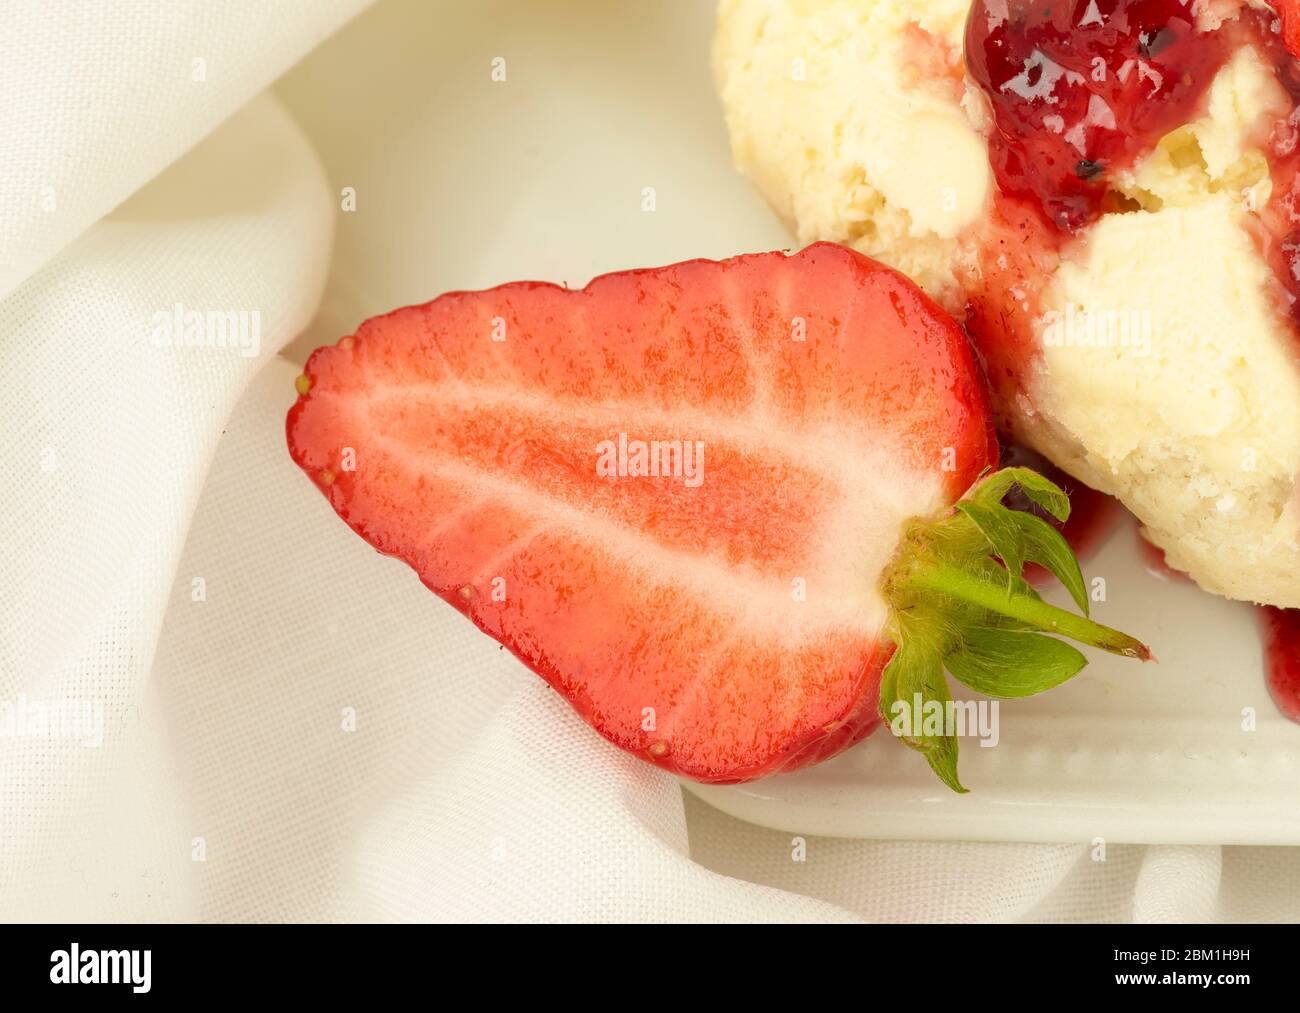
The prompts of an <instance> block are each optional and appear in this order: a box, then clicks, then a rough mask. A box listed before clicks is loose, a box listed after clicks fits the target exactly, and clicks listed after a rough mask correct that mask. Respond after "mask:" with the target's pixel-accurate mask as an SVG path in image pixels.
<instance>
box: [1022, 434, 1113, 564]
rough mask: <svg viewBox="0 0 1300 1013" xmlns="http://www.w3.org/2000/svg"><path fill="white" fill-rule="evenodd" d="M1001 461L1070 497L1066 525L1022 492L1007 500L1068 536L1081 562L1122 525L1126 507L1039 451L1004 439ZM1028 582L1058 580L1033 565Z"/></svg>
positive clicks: (1068, 540) (1067, 538) (1067, 539)
mask: <svg viewBox="0 0 1300 1013" xmlns="http://www.w3.org/2000/svg"><path fill="white" fill-rule="evenodd" d="M1001 462H1002V467H1004V468H1032V469H1033V470H1034V471H1036V472H1038V473H1039V474H1040V475H1043V476H1045V477H1047V478H1049V479H1051V480H1052V481H1053V482H1055V483H1056V484H1057V485H1059V486H1060V487H1061V488H1062V489H1064V490H1065V491H1066V493H1068V494H1069V496H1070V519H1069V520H1067V521H1066V522H1065V523H1064V524H1062V523H1061V522H1060V521H1058V520H1057V519H1056V518H1054V517H1052V516H1050V515H1049V514H1048V513H1047V512H1046V511H1045V510H1043V509H1042V508H1041V507H1039V506H1038V505H1037V504H1035V503H1033V502H1031V501H1030V500H1029V498H1028V497H1026V496H1024V495H1022V494H1021V492H1020V491H1019V490H1016V491H1014V492H1012V493H1011V495H1009V496H1008V497H1007V500H1006V501H1007V503H1008V504H1009V505H1010V506H1012V507H1015V508H1016V509H1017V510H1027V511H1029V512H1030V513H1035V514H1038V516H1039V517H1041V518H1043V520H1045V521H1047V522H1048V523H1049V524H1051V525H1052V526H1053V527H1055V528H1056V529H1057V530H1058V531H1060V532H1061V534H1062V535H1064V536H1065V540H1066V541H1067V542H1069V543H1070V548H1072V549H1073V550H1074V554H1075V555H1076V556H1078V557H1079V561H1080V562H1083V561H1085V560H1086V559H1087V558H1088V557H1089V556H1091V555H1092V554H1093V553H1094V552H1095V551H1096V550H1097V549H1098V548H1100V547H1101V543H1102V542H1104V541H1105V540H1106V536H1107V535H1109V534H1110V533H1111V531H1112V530H1114V527H1115V525H1116V524H1117V523H1119V518H1120V515H1121V513H1122V510H1123V508H1122V507H1121V506H1120V505H1119V502H1118V501H1117V500H1114V499H1112V498H1111V497H1109V496H1107V495H1106V494H1105V493H1102V492H1098V491H1097V490H1096V489H1092V488H1089V487H1088V486H1086V485H1084V484H1083V483H1082V482H1080V481H1078V479H1076V478H1074V477H1072V476H1071V475H1067V474H1066V473H1065V472H1064V471H1062V470H1061V469H1060V468H1058V467H1057V466H1056V465H1054V464H1053V463H1052V462H1051V461H1049V460H1048V459H1047V458H1045V457H1044V456H1043V455H1042V454H1040V453H1038V452H1037V451H1035V450H1030V449H1029V448H1028V447H1024V446H1021V445H1020V444H1017V443H1012V442H1009V441H1007V440H1006V439H1005V438H1004V439H1003V440H1002V454H1001ZM1025 579H1026V580H1028V581H1029V582H1030V583H1031V584H1034V585H1037V586H1041V585H1043V584H1045V583H1047V582H1049V581H1051V580H1053V579H1055V578H1053V577H1052V575H1051V573H1050V572H1049V571H1047V570H1045V569H1043V567H1041V566H1038V565H1036V564H1030V565H1029V566H1027V567H1025Z"/></svg>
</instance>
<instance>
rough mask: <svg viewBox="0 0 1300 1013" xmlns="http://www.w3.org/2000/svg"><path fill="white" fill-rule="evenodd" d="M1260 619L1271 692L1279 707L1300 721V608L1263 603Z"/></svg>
mask: <svg viewBox="0 0 1300 1013" xmlns="http://www.w3.org/2000/svg"><path fill="white" fill-rule="evenodd" d="M1259 621H1260V625H1261V627H1262V628H1263V631H1264V664H1265V666H1266V668H1267V671H1268V691H1269V694H1270V695H1271V696H1272V697H1273V702H1274V703H1275V704H1277V709H1278V710H1280V711H1281V712H1282V713H1283V714H1284V715H1286V716H1287V717H1288V718H1290V719H1291V720H1292V721H1300V609H1278V608H1273V607H1272V606H1271V605H1262V606H1260V610H1259Z"/></svg>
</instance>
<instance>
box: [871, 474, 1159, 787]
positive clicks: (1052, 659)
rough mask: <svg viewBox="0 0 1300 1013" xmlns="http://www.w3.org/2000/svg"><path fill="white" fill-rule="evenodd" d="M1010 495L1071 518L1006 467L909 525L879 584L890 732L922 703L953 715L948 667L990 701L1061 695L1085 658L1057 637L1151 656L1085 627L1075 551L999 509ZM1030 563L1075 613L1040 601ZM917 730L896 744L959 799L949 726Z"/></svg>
mask: <svg viewBox="0 0 1300 1013" xmlns="http://www.w3.org/2000/svg"><path fill="white" fill-rule="evenodd" d="M1015 486H1018V487H1019V488H1020V491H1021V492H1022V493H1023V494H1024V495H1025V497H1027V498H1028V499H1029V500H1030V501H1031V502H1032V503H1034V504H1036V505H1037V506H1039V507H1041V508H1042V509H1043V510H1044V511H1046V512H1047V513H1048V514H1050V515H1051V516H1052V517H1054V518H1056V519H1057V520H1058V521H1065V520H1066V518H1068V517H1069V516H1070V499H1069V497H1068V496H1067V495H1066V494H1065V493H1064V492H1063V491H1062V490H1061V489H1060V488H1059V487H1058V486H1057V485H1056V484H1055V483H1053V482H1051V481H1049V480H1048V479H1046V478H1044V477H1043V476H1042V475H1040V474H1038V473H1037V472H1035V471H1031V470H1029V469H1028V468H1004V469H1002V470H1001V471H995V472H991V473H985V474H984V475H982V476H981V477H980V478H979V479H978V480H977V481H976V482H975V484H974V485H973V486H971V488H970V490H969V491H968V492H967V493H966V494H965V495H964V496H963V497H962V498H961V499H960V500H959V501H958V502H957V503H956V505H955V506H954V507H952V508H951V509H950V510H947V511H945V512H944V514H943V515H942V516H940V517H938V518H933V519H929V520H915V521H912V522H910V523H909V524H908V525H907V527H906V529H905V531H904V537H903V543H902V546H901V548H900V549H899V552H898V553H897V555H896V556H895V557H894V560H893V561H892V562H891V564H890V565H889V566H888V567H887V568H886V570H885V573H884V574H883V576H882V581H881V589H882V592H883V594H884V597H885V600H886V602H888V603H889V606H890V618H889V624H888V626H887V628H886V633H887V635H888V636H889V638H890V639H891V640H892V641H893V643H894V645H895V650H894V655H893V657H892V658H891V659H890V661H889V664H888V665H886V666H885V670H884V673H883V674H882V676H881V681H880V716H881V719H882V720H883V721H884V722H885V724H886V725H890V724H891V722H892V721H893V719H894V717H895V716H896V715H898V716H901V715H902V713H903V711H902V709H903V708H907V709H908V712H909V713H910V712H911V709H912V708H913V707H914V706H915V703H916V702H918V701H919V702H920V703H921V707H920V708H916V710H917V711H918V712H919V711H920V710H922V709H924V708H925V707H927V706H928V705H930V704H931V703H932V702H937V703H938V704H939V705H940V707H941V708H942V712H943V713H945V714H949V713H951V712H952V709H953V708H952V706H951V701H952V694H951V693H950V692H949V688H948V681H947V678H946V677H945V675H944V672H945V670H946V671H947V672H948V673H949V674H951V675H952V676H953V678H955V679H956V680H957V681H958V682H961V683H962V684H963V685H965V686H968V687H969V688H970V689H973V690H975V691H976V692H978V693H982V694H984V695H985V696H989V697H992V698H994V699H1012V698H1016V697H1023V696H1031V695H1033V694H1035V693H1041V692H1043V691H1044V690H1048V689H1051V688H1053V687H1054V686H1059V685H1060V684H1061V683H1063V682H1065V681H1066V680H1068V679H1071V678H1073V677H1074V676H1075V675H1077V674H1078V673H1079V672H1080V671H1082V669H1083V668H1084V666H1085V665H1087V663H1088V660H1087V658H1086V657H1084V655H1083V654H1082V653H1081V652H1080V651H1079V650H1078V649H1076V648H1075V647H1072V646H1071V645H1070V644H1067V643H1066V642H1065V641H1064V640H1060V639H1057V637H1067V638H1069V639H1071V640H1074V641H1077V642H1078V643H1081V644H1086V645H1088V646H1090V647H1096V648H1100V649H1101V650H1103V651H1109V652H1110V653H1112V654H1120V655H1123V656H1124V657H1128V658H1136V659H1138V660H1140V661H1149V660H1151V659H1152V654H1151V651H1150V649H1149V648H1148V647H1147V646H1146V645H1145V644H1143V643H1142V642H1141V641H1138V640H1136V639H1134V638H1133V637H1131V636H1129V635H1128V634H1127V633H1121V632H1120V631H1118V630H1114V629H1111V628H1110V627H1109V626H1103V625H1101V624H1100V623H1096V622H1093V621H1092V620H1091V619H1090V618H1088V593H1087V588H1086V586H1085V584H1084V581H1083V573H1082V571H1081V570H1080V568H1079V561H1078V559H1077V558H1076V557H1075V554H1074V551H1073V550H1072V549H1071V548H1070V546H1069V544H1068V543H1067V542H1066V540H1065V538H1064V537H1063V536H1062V535H1061V533H1060V531H1058V530H1057V529H1056V528H1055V527H1053V526H1052V525H1051V524H1049V523H1048V522H1047V521H1045V520H1044V519H1043V518H1042V517H1039V516H1038V515H1037V514H1034V513H1029V512H1027V511H1022V510H1015V509H1013V508H1011V507H1008V506H1007V505H1006V504H1005V503H1003V499H1004V498H1005V497H1006V495H1007V494H1008V493H1009V492H1010V491H1011V490H1012V488H1013V487H1015ZM1028 563H1037V564H1039V565H1040V566H1042V567H1044V568H1046V569H1047V570H1049V571H1050V572H1051V573H1052V574H1053V575H1054V576H1055V577H1056V578H1057V579H1058V580H1059V581H1060V582H1061V584H1062V585H1064V587H1065V589H1066V590H1067V591H1068V592H1069V594H1070V597H1071V598H1072V599H1073V600H1074V603H1075V604H1076V605H1077V606H1078V607H1079V611H1080V612H1081V613H1082V615H1080V614H1078V613H1075V612H1071V611H1068V610H1067V609H1062V608H1057V607H1056V606H1055V605H1050V604H1048V603H1047V602H1045V601H1043V599H1042V597H1041V596H1040V595H1039V594H1038V592H1037V591H1035V590H1034V589H1033V587H1031V586H1030V585H1029V583H1028V582H1027V581H1026V580H1025V579H1024V577H1023V572H1024V568H1025V565H1026V564H1028ZM931 710H933V708H931ZM906 724H907V723H906V722H904V725H906ZM924 731H925V729H922V728H912V727H905V733H904V734H902V735H900V737H901V738H902V739H903V741H904V742H905V743H907V745H909V746H911V747H912V748H913V749H916V750H917V751H918V752H920V753H921V754H922V755H923V756H924V757H925V758H926V760H927V761H928V762H929V764H930V767H931V769H932V770H934V772H935V773H936V774H937V775H938V776H939V778H940V779H941V780H942V781H943V782H944V783H945V784H946V785H948V787H950V788H951V789H952V790H953V791H956V792H965V791H966V790H967V789H966V788H964V787H963V786H962V784H961V782H960V781H959V780H958V778H957V737H956V735H955V734H947V733H948V732H950V731H951V729H950V728H948V727H946V726H945V727H944V729H943V733H941V734H924Z"/></svg>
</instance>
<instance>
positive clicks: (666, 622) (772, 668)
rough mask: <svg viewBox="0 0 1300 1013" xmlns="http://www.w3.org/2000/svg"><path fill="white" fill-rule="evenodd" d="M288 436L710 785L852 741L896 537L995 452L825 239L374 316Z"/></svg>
mask: <svg viewBox="0 0 1300 1013" xmlns="http://www.w3.org/2000/svg"><path fill="white" fill-rule="evenodd" d="M287 434H288V440H289V446H290V451H291V453H292V456H293V458H294V460H295V461H296V462H297V463H298V465H299V466H300V467H301V468H302V469H303V470H304V471H305V472H306V473H307V474H308V475H309V476H310V477H311V479H312V480H313V481H314V482H315V483H316V484H317V486H318V487H319V488H320V489H321V491H322V492H323V493H324V494H325V496H326V497H327V498H328V500H329V502H330V504H331V505H332V506H333V508H334V509H335V510H336V511H337V512H338V514H339V515H340V516H341V517H342V518H343V519H344V520H345V521H346V522H347V523H348V524H349V525H350V526H351V527H352V528H353V529H354V530H355V531H356V532H357V533H358V534H360V535H361V536H362V537H363V538H365V539H366V540H367V541H368V542H369V543H370V544H371V545H373V546H374V547H375V548H376V549H377V550H379V551H380V552H383V553H385V554H388V555H392V556H396V557H399V558H400V559H402V560H404V561H405V562H406V563H407V564H409V565H410V566H411V567H412V568H413V569H414V570H415V571H416V573H417V574H418V576H419V578H420V579H421V580H422V581H423V582H424V583H425V584H426V585H427V586H428V587H429V588H430V589H431V590H433V591H434V592H435V593H436V594H437V595H438V596H440V597H441V598H443V599H444V600H445V601H447V602H448V603H450V604H451V605H453V606H454V607H455V608H457V609H459V610H460V611H461V612H463V613H464V614H465V615H466V616H468V617H469V618H470V619H471V620H473V622H474V623H475V624H476V625H477V626H478V627H479V628H480V629H482V630H483V631H484V632H486V633H488V634H489V635H491V636H492V637H493V638H495V639H496V640H498V641H500V642H501V643H502V644H504V645H505V646H506V647H507V648H508V649H509V650H511V651H512V652H513V653H514V654H515V655H516V656H517V657H519V658H520V659H521V660H522V661H523V662H524V663H525V664H526V665H527V666H528V667H529V668H531V669H532V670H533V671H535V672H537V673H538V674H539V675H541V676H542V677H543V678H544V679H546V680H547V682H549V683H550V684H551V686H553V687H554V688H555V689H556V690H557V691H558V692H560V693H561V694H562V695H563V696H564V697H565V698H566V699H567V700H568V701H569V702H570V703H571V704H572V705H573V707H574V708H575V709H576V710H577V711H578V712H579V713H580V714H581V715H582V716H583V717H584V718H585V719H586V720H587V721H588V722H589V723H590V724H591V725H592V726H593V727H594V728H595V729H596V730H597V731H599V732H600V733H601V734H602V735H604V736H605V737H606V738H608V739H609V740H611V741H612V742H614V743H615V744H617V745H618V746H620V747H622V748H624V749H626V750H629V751H631V752H634V753H636V754H638V755H640V756H641V757H642V758H645V759H648V760H650V761H651V762H654V763H656V764H658V765H660V766H662V767H664V768H667V769H669V770H672V771H674V772H676V773H678V774H681V775H683V776H686V777H690V778H694V779H697V780H702V781H713V782H727V781H739V780H745V779H749V778H754V777H758V776H762V775H765V774H769V773H773V772H776V771H780V770H788V769H792V768H794V767H797V766H801V765H803V764H805V763H811V762H815V761H817V760H820V759H824V758H825V757H827V756H829V755H832V754H833V753H835V752H838V751H839V750H841V749H843V748H845V747H847V746H848V745H851V744H852V743H854V742H856V741H858V740H859V739H861V738H862V737H863V736H864V735H866V734H867V733H868V732H870V731H871V730H872V728H873V726H874V725H875V724H876V723H877V722H878V717H877V703H878V691H879V681H880V672H881V669H882V668H883V666H884V665H885V663H886V662H887V661H888V659H889V657H890V654H891V652H892V645H891V644H890V642H889V641H888V640H887V639H885V638H884V637H883V636H882V632H883V627H884V625H885V623H886V619H887V615H888V611H887V608H886V606H885V603H884V601H883V599H882V598H881V595H880V590H879V581H880V577H881V573H882V571H883V569H884V568H885V567H886V566H887V564H888V563H889V561H890V559H891V558H892V557H893V555H894V553H895V551H896V550H897V548H898V545H899V542H900V539H901V537H902V530H903V525H904V524H905V522H907V520H908V519H909V518H914V517H918V516H928V515H931V514H933V513H935V512H936V511H938V510H941V509H943V508H944V507H946V506H948V505H950V504H951V503H952V502H953V501H955V500H956V499H957V498H958V497H959V496H960V495H961V494H962V492H963V491H965V490H966V489H967V488H968V487H969V486H970V485H971V484H972V483H973V482H974V480H975V479H976V478H977V477H978V476H979V475H980V473H981V472H982V471H983V470H984V469H985V468H986V467H988V466H990V465H994V464H996V459H997V447H996V440H995V438H994V435H993V432H992V426H991V421H990V416H989V412H988V406H987V400H986V395H985V392H984V390H983V387H982V381H981V380H980V377H979V373H978V369H977V367H976V365H975V363H974V361H973V359H972V355H971V352H970V349H969V347H968V345H967V342H966V339H965V336H964V334H963V332H962V331H961V329H960V328H959V327H958V326H957V325H956V324H955V323H954V322H953V321H952V320H951V319H950V318H949V317H947V315H946V314H944V313H943V312H942V311H941V310H940V309H939V308H938V307H937V306H935V305H934V304H933V303H932V302H931V301H930V300H929V299H927V298H926V297H925V296H924V295H923V294H922V293H921V292H920V291H919V290H918V289H917V288H916V287H915V286H914V285H913V284H912V283H911V282H910V281H908V280H907V279H906V278H904V277H903V276H902V275H900V274H898V273H896V272H894V271H892V270H890V269H888V268H885V267H883V266H881V265H879V264H876V263H874V262H872V261H870V260H867V259H866V258H864V257H862V256H860V255H858V254H856V253H854V252H852V251H850V250H847V249H844V248H841V247H838V246H834V245H830V244H817V245H814V246H811V247H809V248H808V249H806V250H804V251H803V252H801V253H799V254H796V255H794V256H786V255H784V254H781V253H771V254H757V255H751V256H744V257H738V258H734V259H732V260H728V261H722V262H712V261H702V260H701V261H690V262H687V263H683V264H678V265H675V266H672V267H666V268H662V269H653V270H644V271H632V272H624V273H620V274H612V275H606V276H604V277H601V278H597V279H596V280H594V281H593V282H591V284H589V285H588V286H587V287H586V288H583V289H581V290H569V289H565V288H562V287H559V286H556V285H551V284H543V283H517V284H510V285H504V286H501V287H499V288H496V289H492V290H489V291H484V292H459V293H451V294H448V295H445V296H443V297H441V298H439V299H436V300H434V301H433V302H431V303H428V304H425V305H422V306H413V307H408V308H405V309H400V310H397V311H395V312H393V313H390V314H387V315H385V316H381V317H376V318H374V319H372V320H369V321H367V322H366V323H364V324H363V325H362V326H361V327H360V328H359V329H358V330H357V332H356V333H355V334H354V335H351V336H349V337H346V338H344V339H342V340H341V341H340V342H338V343H337V344H335V345H333V346H330V347H326V348H321V349H318V350H317V351H316V352H315V353H314V354H313V355H312V357H311V359H310V360H309V361H308V364H307V367H306V370H305V373H304V376H303V377H302V378H301V379H300V382H299V397H298V400H297V402H296V403H295V404H294V406H293V407H292V409H291V410H290V412H289V417H288V420H287ZM652 442H653V443H656V444H658V447H657V449H656V450H655V451H654V452H653V453H651V454H649V455H647V454H642V453H640V450H639V448H641V446H642V445H644V446H645V447H646V448H649V447H650V445H651V444H652ZM665 446H666V449H665ZM643 464H644V466H643ZM656 466H657V467H656ZM471 691H472V687H471Z"/></svg>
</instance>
